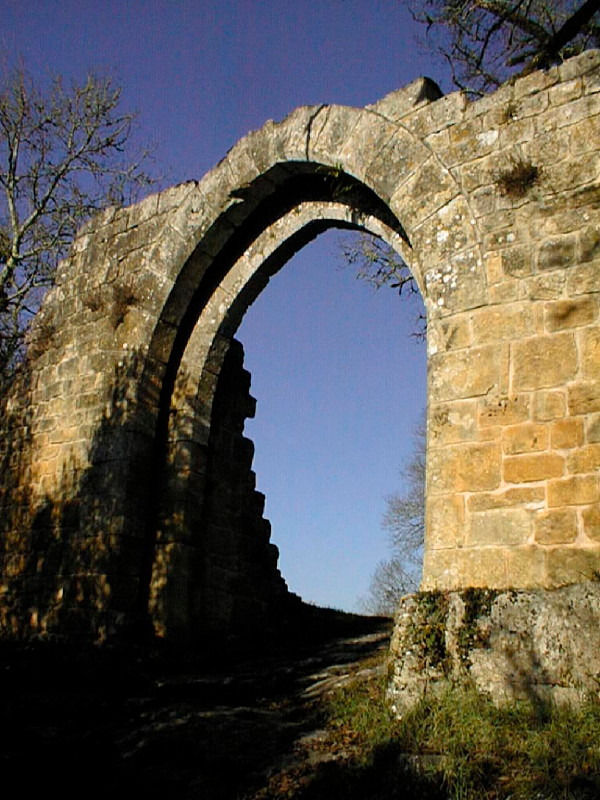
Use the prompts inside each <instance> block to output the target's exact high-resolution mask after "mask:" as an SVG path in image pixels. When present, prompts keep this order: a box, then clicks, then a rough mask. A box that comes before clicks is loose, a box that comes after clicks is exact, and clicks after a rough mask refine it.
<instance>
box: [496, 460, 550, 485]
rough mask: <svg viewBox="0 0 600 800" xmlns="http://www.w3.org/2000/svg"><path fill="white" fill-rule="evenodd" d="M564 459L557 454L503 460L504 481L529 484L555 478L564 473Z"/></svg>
mask: <svg viewBox="0 0 600 800" xmlns="http://www.w3.org/2000/svg"><path fill="white" fill-rule="evenodd" d="M564 468H565V459H564V457H563V456H561V455H559V454H557V453H535V454H534V455H521V456H511V457H508V458H505V459H504V465H503V474H504V480H505V481H507V482H508V483H529V482H534V481H543V480H547V479H548V478H556V477H558V476H559V475H562V474H563V473H564Z"/></svg>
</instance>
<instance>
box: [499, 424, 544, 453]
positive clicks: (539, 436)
mask: <svg viewBox="0 0 600 800" xmlns="http://www.w3.org/2000/svg"><path fill="white" fill-rule="evenodd" d="M547 448H548V428H547V426H546V425H541V424H539V423H535V422H526V423H524V424H522V425H512V426H510V427H507V428H503V430H502V450H503V452H504V453H507V454H508V455H515V454H517V453H529V452H531V451H537V450H546V449H547Z"/></svg>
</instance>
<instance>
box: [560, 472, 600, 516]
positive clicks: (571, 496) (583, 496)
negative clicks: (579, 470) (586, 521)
mask: <svg viewBox="0 0 600 800" xmlns="http://www.w3.org/2000/svg"><path fill="white" fill-rule="evenodd" d="M598 481H599V478H598V476H596V475H574V476H572V477H570V478H563V479H560V480H551V481H550V482H549V483H548V506H549V507H550V508H553V507H559V508H560V507H561V506H571V505H587V504H588V503H596V502H598V500H599V499H600V493H599V491H600V490H599V485H598Z"/></svg>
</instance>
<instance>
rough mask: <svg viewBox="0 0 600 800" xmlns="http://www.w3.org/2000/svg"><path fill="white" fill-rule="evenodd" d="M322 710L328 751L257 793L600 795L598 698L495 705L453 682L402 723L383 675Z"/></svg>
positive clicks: (309, 797) (331, 799) (459, 799)
mask: <svg viewBox="0 0 600 800" xmlns="http://www.w3.org/2000/svg"><path fill="white" fill-rule="evenodd" d="M325 713H326V723H325V724H326V729H327V737H326V739H325V740H324V742H323V743H322V744H321V745H320V747H321V748H323V749H326V750H327V755H326V757H325V758H322V759H316V760H315V759H314V758H312V759H308V762H310V763H308V762H306V763H305V766H304V768H303V769H296V772H295V774H293V775H291V774H289V773H288V774H286V775H285V776H281V775H280V776H278V779H277V780H272V781H271V784H270V789H269V790H268V791H263V792H261V793H260V795H258V796H257V797H260V800H267V799H268V800H270V798H284V797H285V798H293V800H317V798H319V799H320V798H327V799H328V800H337V799H338V798H339V800H342V798H343V800H392V799H393V800H399V799H400V798H410V800H419V799H422V800H438V799H439V800H442V799H443V800H509V799H510V800H534V799H535V800H588V799H589V800H592V798H594V799H596V798H599V797H600V702H598V701H597V700H596V701H594V700H590V701H589V702H588V703H586V704H585V705H583V706H582V707H581V708H579V709H572V708H568V707H564V706H563V707H556V706H552V705H542V706H540V705H539V704H532V703H529V702H520V703H517V704H513V705H510V706H506V707H504V708H501V709H498V708H496V707H495V706H494V705H493V704H492V703H491V701H490V700H489V699H487V698H486V697H484V696H482V695H481V694H479V693H478V692H476V691H475V689H473V688H470V687H463V688H452V689H449V690H448V691H447V692H446V693H445V694H444V695H442V696H440V697H438V698H433V697H432V698H430V699H428V700H424V701H422V702H421V703H420V704H419V705H417V706H416V707H415V708H414V709H413V710H412V711H411V712H410V713H408V714H406V715H405V716H404V717H403V718H402V719H400V720H396V719H394V718H393V716H392V715H391V713H390V710H389V707H388V704H387V702H386V700H385V681H384V678H383V677H382V676H377V677H369V678H367V679H360V678H357V679H355V680H354V681H353V682H352V683H351V684H349V685H345V686H343V687H341V688H339V689H337V690H335V691H334V692H333V693H332V694H331V695H330V696H329V698H328V699H327V701H326V712H325ZM315 763H316V767H315ZM311 765H312V766H311Z"/></svg>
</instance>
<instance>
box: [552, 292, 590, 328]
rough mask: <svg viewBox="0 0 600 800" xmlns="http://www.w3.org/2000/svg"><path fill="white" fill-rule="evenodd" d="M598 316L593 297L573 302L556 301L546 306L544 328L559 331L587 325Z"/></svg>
mask: <svg viewBox="0 0 600 800" xmlns="http://www.w3.org/2000/svg"><path fill="white" fill-rule="evenodd" d="M597 316H598V303H597V300H596V299H595V298H594V297H582V298H578V299H574V300H557V301H556V302H554V303H548V304H547V305H546V328H547V329H548V330H549V331H550V332H553V331H560V330H565V329H567V328H578V327H581V326H584V325H589V324H590V322H593V321H594V320H595V319H596V318H597Z"/></svg>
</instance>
